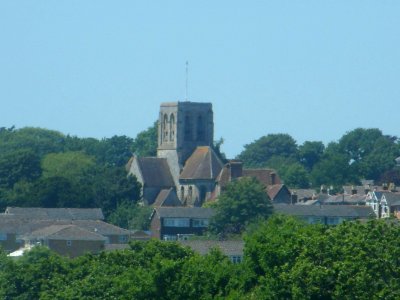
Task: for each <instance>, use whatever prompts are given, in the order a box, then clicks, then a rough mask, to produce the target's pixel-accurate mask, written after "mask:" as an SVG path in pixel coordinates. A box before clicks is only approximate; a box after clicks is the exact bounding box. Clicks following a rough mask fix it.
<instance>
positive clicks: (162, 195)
mask: <svg viewBox="0 0 400 300" xmlns="http://www.w3.org/2000/svg"><path fill="white" fill-rule="evenodd" d="M153 206H154V207H160V206H174V207H175V206H182V203H181V201H179V199H178V196H177V195H176V192H175V189H173V188H169V189H164V190H161V191H160V192H159V193H158V195H157V198H156V200H155V201H154V203H153Z"/></svg>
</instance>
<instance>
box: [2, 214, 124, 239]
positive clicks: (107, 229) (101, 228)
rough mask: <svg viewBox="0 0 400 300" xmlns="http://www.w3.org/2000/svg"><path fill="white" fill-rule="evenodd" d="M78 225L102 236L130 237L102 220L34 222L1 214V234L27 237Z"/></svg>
mask: <svg viewBox="0 0 400 300" xmlns="http://www.w3.org/2000/svg"><path fill="white" fill-rule="evenodd" d="M52 225H54V226H68V225H76V226H78V227H81V228H82V229H85V230H88V231H91V232H94V233H98V234H102V235H129V234H130V231H129V230H126V229H123V228H120V227H118V226H115V225H112V224H109V223H106V222H103V221H101V220H66V219H64V220H33V219H25V218H21V217H20V216H17V215H6V214H0V232H3V233H15V234H17V235H27V234H30V233H32V232H34V231H36V230H40V229H42V228H45V227H49V226H52Z"/></svg>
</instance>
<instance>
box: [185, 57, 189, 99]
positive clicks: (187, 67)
mask: <svg viewBox="0 0 400 300" xmlns="http://www.w3.org/2000/svg"><path fill="white" fill-rule="evenodd" d="M188 81H189V62H188V61H186V93H185V101H188Z"/></svg>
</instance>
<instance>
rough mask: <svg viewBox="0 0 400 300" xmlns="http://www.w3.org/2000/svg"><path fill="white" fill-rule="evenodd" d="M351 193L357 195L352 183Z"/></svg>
mask: <svg viewBox="0 0 400 300" xmlns="http://www.w3.org/2000/svg"><path fill="white" fill-rule="evenodd" d="M351 194H352V195H357V189H356V187H355V186H354V185H352V186H351Z"/></svg>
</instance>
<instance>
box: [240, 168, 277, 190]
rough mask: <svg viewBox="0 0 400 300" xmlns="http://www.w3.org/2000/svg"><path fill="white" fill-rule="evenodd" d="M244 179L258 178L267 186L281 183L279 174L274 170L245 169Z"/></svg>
mask: <svg viewBox="0 0 400 300" xmlns="http://www.w3.org/2000/svg"><path fill="white" fill-rule="evenodd" d="M243 177H253V178H256V179H257V180H258V181H260V182H261V183H262V184H264V185H265V186H268V185H274V184H280V183H281V180H280V178H279V176H278V174H277V173H276V171H275V170H273V169H243ZM272 179H274V182H273V181H272Z"/></svg>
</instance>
